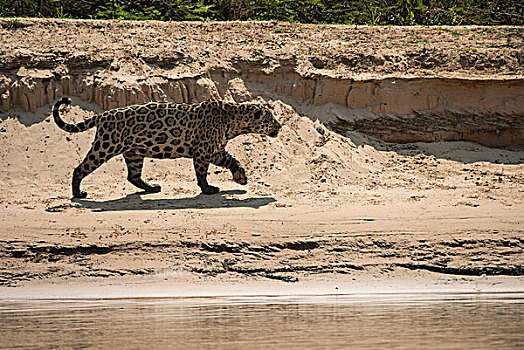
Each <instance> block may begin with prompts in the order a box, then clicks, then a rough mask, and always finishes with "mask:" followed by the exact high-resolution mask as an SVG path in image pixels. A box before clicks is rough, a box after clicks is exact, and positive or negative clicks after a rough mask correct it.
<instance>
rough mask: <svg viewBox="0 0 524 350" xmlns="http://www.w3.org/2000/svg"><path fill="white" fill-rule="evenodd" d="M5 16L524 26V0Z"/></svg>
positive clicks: (12, 3)
mask: <svg viewBox="0 0 524 350" xmlns="http://www.w3.org/2000/svg"><path fill="white" fill-rule="evenodd" d="M0 17H55V18H91V19H119V20H162V21H186V20H196V21H207V20H209V21H216V20H218V21H234V20H272V21H288V22H300V23H342V24H355V25H357V24H358V25H361V24H368V25H467V24H476V25H500V24H506V25H523V24H524V3H523V2H522V0H440V1H439V0H372V1H364V0H342V1H334V0H137V1H132V0H0Z"/></svg>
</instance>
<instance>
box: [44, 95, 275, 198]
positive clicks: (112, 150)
mask: <svg viewBox="0 0 524 350" xmlns="http://www.w3.org/2000/svg"><path fill="white" fill-rule="evenodd" d="M70 104H71V99H70V98H68V97H62V98H61V99H59V100H58V101H57V102H56V103H55V105H54V106H53V119H54V121H55V123H56V125H57V126H58V127H59V128H60V129H62V130H64V131H67V132H70V133H78V132H82V131H86V130H88V129H91V128H94V127H96V134H95V138H94V141H93V143H92V145H91V149H90V150H89V151H88V152H87V155H86V156H85V158H84V160H83V161H82V162H81V163H80V164H79V165H78V166H77V167H76V168H75V169H74V171H73V180H72V191H73V197H75V198H85V197H86V196H87V193H86V192H85V191H82V190H81V189H80V183H81V182H82V180H83V179H84V178H85V177H86V176H87V175H89V174H90V173H92V172H93V171H94V170H96V169H97V168H98V167H100V166H101V165H102V164H104V163H105V162H107V161H108V160H109V159H111V158H113V157H115V156H117V155H119V154H122V155H123V157H124V160H125V163H126V166H127V179H128V180H129V182H131V183H132V184H133V185H135V186H136V187H138V188H140V189H142V190H144V191H146V192H150V193H156V192H160V190H161V187H160V185H157V184H149V183H147V182H145V181H144V180H143V179H142V168H143V165H144V159H145V158H147V157H149V158H159V159H175V158H180V157H185V158H191V159H192V160H193V166H194V169H195V173H196V179H197V184H198V186H199V187H200V189H201V191H202V193H204V194H215V193H218V192H219V188H218V187H216V186H212V185H210V184H209V183H208V182H207V174H208V169H209V165H210V164H214V165H217V166H219V167H223V168H226V169H229V170H230V171H231V174H232V176H233V181H235V182H236V183H238V184H241V185H245V184H247V177H246V172H245V170H244V168H243V167H242V166H241V165H240V163H239V162H238V160H237V159H235V158H234V157H233V156H232V155H231V154H229V153H228V152H227V151H226V144H227V142H228V141H229V140H231V139H233V138H235V137H237V136H239V135H242V134H248V133H257V134H261V135H267V136H269V137H277V136H278V133H279V131H280V129H281V124H280V123H279V122H278V121H277V120H276V119H275V117H274V116H273V114H272V112H271V110H270V109H268V108H267V107H264V106H260V105H258V104H253V103H232V102H225V101H217V100H208V101H204V102H200V103H192V104H190V103H170V102H148V103H143V104H138V105H132V106H127V107H122V108H116V109H112V110H109V111H105V112H102V113H100V114H96V115H94V116H92V117H90V118H87V119H85V120H84V121H82V122H80V123H78V124H70V123H67V122H65V121H64V120H63V119H62V118H61V117H60V111H59V110H60V107H61V106H62V105H70Z"/></svg>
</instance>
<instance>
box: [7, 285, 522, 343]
mask: <svg viewBox="0 0 524 350" xmlns="http://www.w3.org/2000/svg"><path fill="white" fill-rule="evenodd" d="M0 345H1V348H2V349H114V350H116V349H184V350H191V349H265V350H269V349H286V350H287V349H524V294H523V293H495V294H413V295H409V294H384V295H372V296H369V295H319V296H259V297H253V296H250V297H217V298H214V297H212V298H209V297H208V298H138V299H86V300H18V301H17V300H3V301H0Z"/></svg>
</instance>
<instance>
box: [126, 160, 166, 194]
mask: <svg viewBox="0 0 524 350" xmlns="http://www.w3.org/2000/svg"><path fill="white" fill-rule="evenodd" d="M124 159H125V161H126V165H127V179H128V180H129V182H131V183H132V184H133V185H135V186H136V187H138V188H140V189H142V190H144V191H146V192H150V193H156V192H160V190H161V189H162V188H161V187H160V185H156V184H148V183H147V182H145V181H144V180H142V168H143V166H144V157H143V156H140V155H138V154H136V153H135V152H132V151H131V152H126V153H124Z"/></svg>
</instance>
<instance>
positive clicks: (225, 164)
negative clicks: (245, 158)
mask: <svg viewBox="0 0 524 350" xmlns="http://www.w3.org/2000/svg"><path fill="white" fill-rule="evenodd" d="M211 163H213V164H215V165H217V166H220V167H222V168H226V169H229V170H230V171H231V174H232V175H233V181H235V182H236V183H237V184H240V185H245V184H247V176H246V171H245V170H244V168H242V166H241V165H240V163H239V162H238V160H236V159H235V157H233V156H232V155H231V154H229V153H228V152H227V151H226V150H223V151H221V152H219V153H217V154H215V156H214V157H213V158H212V159H211Z"/></svg>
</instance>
